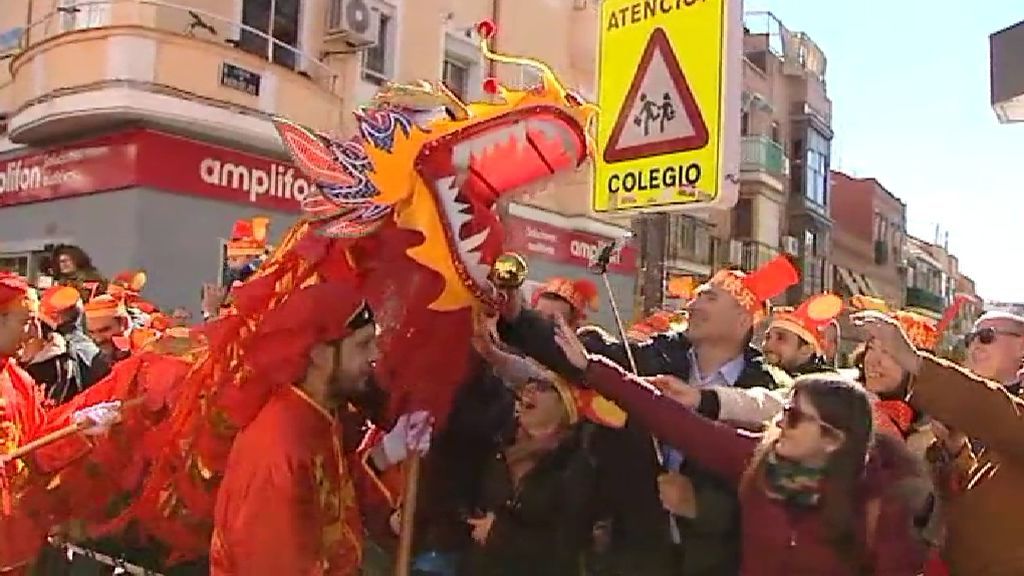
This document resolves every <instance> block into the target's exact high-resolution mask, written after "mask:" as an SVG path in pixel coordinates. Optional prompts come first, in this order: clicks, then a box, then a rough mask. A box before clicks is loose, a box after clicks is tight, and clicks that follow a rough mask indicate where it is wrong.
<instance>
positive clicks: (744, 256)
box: [733, 240, 781, 271]
mask: <svg viewBox="0 0 1024 576" xmlns="http://www.w3.org/2000/svg"><path fill="white" fill-rule="evenodd" d="M740 245H741V249H740V254H739V256H740V258H739V262H733V264H737V265H739V266H740V268H742V269H744V270H747V271H752V270H757V269H758V268H760V267H761V266H763V265H765V264H767V263H768V262H769V261H771V260H772V258H775V257H776V256H778V255H779V254H780V253H781V251H780V250H779V249H778V247H776V246H771V245H769V244H765V243H763V242H758V241H756V240H740Z"/></svg>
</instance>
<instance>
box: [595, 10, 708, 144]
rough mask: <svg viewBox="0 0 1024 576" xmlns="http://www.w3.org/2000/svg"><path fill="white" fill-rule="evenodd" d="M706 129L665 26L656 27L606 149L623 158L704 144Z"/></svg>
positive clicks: (706, 136)
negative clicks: (663, 27)
mask: <svg viewBox="0 0 1024 576" xmlns="http://www.w3.org/2000/svg"><path fill="white" fill-rule="evenodd" d="M707 144H708V128H707V124H706V123H705V122H704V117H703V116H702V115H701V112H700V108H699V107H698V106H697V102H696V100H695V99H694V97H693V92H692V91H691V90H690V86H689V84H687V82H686V75H685V73H684V72H683V68H682V65H681V64H680V63H679V59H678V58H677V57H676V54H675V51H674V50H673V49H672V44H671V42H670V41H669V38H668V35H667V34H666V33H665V31H664V29H662V28H656V29H655V30H654V32H653V33H652V34H651V37H650V40H648V42H647V46H646V48H645V49H644V52H643V55H642V56H641V57H640V65H639V66H638V67H637V71H636V75H635V76H634V77H633V81H632V83H631V84H630V87H629V90H628V91H627V92H626V98H625V101H624V102H623V105H622V109H621V111H620V112H619V116H618V118H617V120H616V121H615V126H614V128H612V132H611V135H610V136H609V138H608V144H607V146H605V148H604V161H605V162H608V163H615V162H624V161H626V160H635V159H637V158H647V157H650V156H657V155H659V154H671V153H673V152H686V151H688V150H697V149H700V148H703V147H704V146H707Z"/></svg>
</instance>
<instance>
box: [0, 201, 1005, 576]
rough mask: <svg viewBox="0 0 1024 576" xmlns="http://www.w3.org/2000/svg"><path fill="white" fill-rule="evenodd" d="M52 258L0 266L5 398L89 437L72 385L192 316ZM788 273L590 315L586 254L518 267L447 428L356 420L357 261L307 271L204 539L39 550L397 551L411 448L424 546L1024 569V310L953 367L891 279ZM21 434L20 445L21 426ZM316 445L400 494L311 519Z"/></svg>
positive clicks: (450, 550) (43, 564)
mask: <svg viewBox="0 0 1024 576" xmlns="http://www.w3.org/2000/svg"><path fill="white" fill-rule="evenodd" d="M264 238H265V236H264V237H261V239H260V240H258V241H254V239H253V235H252V222H251V221H242V222H240V225H239V226H238V227H236V230H235V234H234V238H233V240H232V243H231V244H230V245H229V267H230V269H231V270H233V271H234V272H232V281H233V282H234V283H235V284H234V285H235V286H241V285H244V283H245V282H246V280H247V279H248V276H249V275H251V274H252V272H254V271H256V270H258V269H259V262H260V260H261V258H262V257H263V256H264V254H265V250H266V246H265V245H264V242H265V240H264ZM53 261H54V263H55V264H56V270H54V273H53V275H52V280H53V281H52V283H51V282H50V280H49V278H48V277H44V279H43V281H42V282H41V283H40V285H39V286H38V287H35V288H33V287H30V286H29V285H28V284H27V282H26V281H25V279H23V278H20V277H18V276H16V275H14V274H11V273H5V274H4V275H3V276H0V336H2V338H0V344H2V345H3V348H2V349H0V353H2V355H3V356H2V357H3V358H4V362H5V363H4V375H3V377H2V378H3V380H0V384H2V385H3V386H4V388H5V389H4V398H5V400H6V401H7V403H5V404H4V406H5V407H6V408H7V412H6V413H5V414H4V416H5V417H6V418H11V415H12V411H11V410H10V409H9V403H10V402H11V398H14V397H15V396H18V395H19V394H20V395H21V396H23V397H24V396H35V395H36V394H37V393H36V392H32V390H33V389H35V388H36V387H37V386H38V396H39V397H40V398H41V399H40V400H39V406H40V409H41V410H43V411H45V412H47V413H49V412H52V411H55V410H57V411H59V410H60V407H61V406H64V405H72V406H74V407H75V408H76V409H75V410H74V411H73V412H70V413H69V414H68V418H67V420H66V422H63V423H65V424H66V423H71V424H72V425H74V426H77V430H78V431H79V433H81V434H82V435H83V436H84V437H85V438H87V439H90V440H89V441H90V442H93V441H95V439H96V438H101V437H103V436H105V435H108V434H110V433H111V429H114V428H117V426H118V425H119V424H118V423H119V422H120V421H121V418H122V413H123V411H124V410H125V409H126V408H125V407H124V406H123V403H120V402H99V403H95V404H90V405H86V406H81V405H76V403H75V399H76V398H78V397H80V396H82V395H84V393H85V392H86V391H87V390H89V389H90V387H92V386H93V385H94V384H95V383H97V382H100V381H101V380H103V379H104V378H107V377H109V375H110V374H111V372H112V369H113V368H114V367H116V366H117V365H118V364H119V363H122V362H125V361H126V360H127V359H129V358H131V357H133V356H134V355H141V354H144V353H145V352H144V351H146V350H153V349H154V347H155V346H157V345H160V344H163V345H166V344H167V343H168V342H171V341H175V340H180V339H186V340H187V339H189V338H191V335H190V332H191V330H190V327H189V326H187V324H186V322H185V318H183V317H173V316H172V315H170V314H165V313H162V312H161V311H160V310H158V309H157V308H156V307H155V306H153V305H152V304H150V303H148V302H147V301H146V300H145V299H144V298H143V296H142V291H143V289H144V285H145V274H144V273H142V272H134V271H133V272H126V273H122V274H118V275H116V276H114V277H113V278H112V279H110V280H109V281H108V280H106V279H104V278H103V277H102V276H101V275H100V274H99V273H98V272H97V271H96V270H95V268H93V267H92V266H91V265H90V263H89V258H88V256H87V255H86V254H85V252H83V251H82V250H81V249H79V248H77V247H74V246H61V247H58V248H57V249H56V251H55V253H54V257H53ZM797 279H798V277H797V274H796V271H795V269H794V268H793V267H792V265H791V264H790V262H789V261H788V260H787V259H786V258H784V257H783V258H779V259H776V260H774V261H772V262H770V263H769V264H767V265H766V266H764V267H762V268H761V269H759V270H755V271H752V272H750V273H746V274H744V273H743V272H740V271H737V270H733V269H724V270H722V271H720V272H719V273H717V274H716V275H715V276H713V277H712V278H711V279H710V280H709V281H708V282H707V283H705V284H703V285H701V286H700V287H699V288H697V289H696V290H695V291H694V292H693V294H691V298H690V300H689V304H688V305H687V307H686V308H685V309H684V310H682V311H665V312H659V313H657V314H654V315H652V316H650V317H649V318H646V319H644V320H643V321H641V322H638V323H636V324H635V325H634V326H632V327H631V329H630V330H628V331H627V335H626V337H625V338H624V339H623V338H620V337H617V336H615V335H613V334H610V333H609V332H606V331H604V330H602V329H599V328H596V327H593V326H589V325H587V324H586V314H587V311H588V310H591V309H592V308H593V307H594V306H595V305H596V304H597V291H596V290H595V289H594V286H593V285H592V284H590V283H589V281H587V280H575V281H573V280H570V279H563V278H558V279H552V280H550V281H548V282H546V283H544V284H543V285H542V286H541V287H540V288H538V289H537V290H536V291H535V292H534V294H533V295H532V298H530V299H529V300H527V299H526V298H525V297H524V296H523V295H522V294H519V293H518V292H517V291H515V290H511V291H510V292H509V294H508V298H507V299H506V300H505V302H506V303H505V305H504V306H503V307H501V308H499V309H494V310H482V311H480V312H478V314H477V333H476V335H475V337H474V348H475V355H476V358H475V359H474V362H475V366H476V369H475V371H474V375H473V377H472V378H470V379H469V380H468V381H467V382H466V383H465V384H464V386H463V387H462V388H461V389H460V390H459V392H458V395H457V397H456V399H455V404H454V406H453V409H452V412H451V414H450V416H449V418H448V421H447V422H446V425H445V426H444V427H443V428H441V429H439V430H438V431H437V433H436V434H435V433H434V430H433V424H434V423H433V420H432V418H431V417H430V416H429V415H428V414H426V413H424V412H416V413H411V414H404V415H402V416H401V417H400V418H398V420H397V421H395V422H393V423H392V426H391V427H390V432H387V433H379V432H378V431H376V430H375V428H374V427H373V425H372V424H368V422H377V423H382V421H383V416H382V412H381V410H380V407H381V406H382V405H383V402H382V400H381V398H382V397H383V396H386V392H385V391H384V390H382V389H380V388H379V387H378V386H376V385H375V381H374V378H373V377H372V368H373V363H374V361H375V359H376V358H377V355H378V354H379V351H378V350H377V349H376V346H375V344H374V340H375V337H376V329H375V323H374V316H373V313H372V310H370V309H369V307H368V306H367V305H366V303H365V301H364V300H363V299H362V298H361V297H360V295H359V294H357V293H353V290H352V288H351V287H346V286H332V285H331V284H330V283H323V284H320V285H318V286H315V287H312V288H308V289H306V290H305V292H303V293H302V294H303V295H304V296H306V297H307V301H305V302H304V301H303V300H302V299H295V304H294V305H293V306H291V307H286V308H285V309H284V310H283V311H282V319H283V321H289V322H304V323H308V324H310V325H314V324H315V325H318V326H321V329H318V330H317V333H318V334H320V335H321V336H319V337H318V338H317V340H316V341H315V342H309V343H308V345H307V346H306V347H305V348H302V350H303V351H305V352H306V354H305V355H300V356H296V357H294V358H293V360H294V362H293V364H294V365H281V366H280V372H281V373H282V374H283V375H284V376H282V378H283V379H284V380H283V382H287V385H285V386H284V388H286V389H288V390H290V391H291V393H290V394H287V395H277V396H275V399H274V400H272V401H271V402H269V403H268V404H267V405H266V406H265V407H263V409H262V410H261V411H260V414H259V415H258V416H257V417H256V418H255V419H254V420H253V421H252V422H251V423H250V424H249V425H248V426H247V427H246V428H245V430H243V432H242V433H241V434H240V435H239V436H238V438H237V439H236V440H235V442H234V446H233V448H232V451H231V456H230V458H229V460H228V462H229V465H228V468H227V472H226V474H225V477H224V479H223V481H222V483H221V487H220V491H219V494H218V496H217V504H216V511H215V530H214V533H213V541H212V544H211V548H210V558H209V559H201V560H200V561H198V562H193V563H192V564H186V565H184V566H182V565H179V566H176V567H167V566H161V565H159V560H156V557H154V556H146V555H145V554H142V555H140V554H139V550H140V549H142V550H145V549H146V547H145V546H142V547H141V548H140V547H139V546H134V545H133V546H134V547H133V546H127V545H126V544H125V542H124V541H123V540H117V539H116V538H115V539H110V538H106V539H92V540H88V539H87V540H85V541H79V542H78V544H79V545H82V546H89V548H81V549H80V550H88V551H89V552H88V554H82V555H78V556H77V558H75V557H74V555H73V554H72V556H71V558H72V559H70V560H69V559H67V558H65V556H64V550H63V549H61V552H60V553H59V554H55V553H54V551H55V550H56V549H55V548H53V547H52V546H51V547H49V548H47V549H44V550H43V551H42V552H41V553H40V554H39V555H38V557H37V558H35V559H34V562H35V563H36V566H37V573H41V574H62V573H68V574H76V573H83V574H84V573H104V572H102V571H100V572H97V570H101V568H100V567H101V566H103V564H104V562H103V559H107V560H113V561H109V562H106V563H107V564H110V565H111V566H110V567H108V568H106V569H107V570H108V572H106V573H110V572H109V570H115V569H123V566H126V565H127V566H132V567H135V565H134V564H125V562H128V561H129V560H134V561H138V562H139V565H140V566H146V564H147V563H149V565H148V566H146V569H152V570H156V569H162V570H166V571H167V573H187V574H198V573H207V571H208V570H209V573H213V574H300V573H312V572H307V571H305V569H306V567H310V566H320V565H321V564H320V561H319V560H316V559H317V558H323V564H322V566H325V567H326V566H334V567H335V568H334V571H323V572H315V573H325V574H355V573H359V570H360V568H359V565H360V564H363V565H364V568H363V569H364V570H365V571H366V572H365V573H385V572H386V571H387V570H389V569H390V566H391V564H392V563H393V560H394V558H393V554H390V553H389V552H393V544H394V542H393V540H394V539H395V538H396V537H397V536H398V535H399V533H400V531H401V513H400V510H399V509H400V505H399V504H398V503H397V499H396V498H395V496H394V494H395V493H396V492H395V489H393V488H392V487H388V484H387V482H386V481H384V480H383V479H384V477H385V476H386V471H387V470H388V469H389V468H392V467H394V465H395V464H397V463H399V462H402V461H403V460H405V459H406V458H408V456H409V455H410V454H414V453H415V454H423V455H424V456H423V464H424V467H423V474H422V475H421V477H420V484H421V488H420V495H419V498H418V507H417V513H416V517H415V539H414V542H415V546H414V554H413V558H412V566H413V571H412V573H413V574H419V575H424V576H426V575H436V576H448V575H452V576H454V575H461V574H466V575H509V576H511V575H520V574H550V575H552V576H562V575H571V574H590V575H594V576H598V575H609V576H610V575H621V576H630V575H652V576H658V575H665V576H668V575H673V576H703V575H709V576H710V575H716V576H717V575H729V574H743V575H761V574H779V575H782V574H785V575H799V574H807V575H811V574H814V575H833V574H835V575H846V574H851V575H854V574H856V575H861V574H863V575H867V574H875V575H879V576H881V575H893V576H895V575H906V576H913V575H918V574H928V575H939V574H955V575H960V574H963V575H990V574H992V575H998V574H1007V575H1010V574H1021V573H1024V546H1022V545H1021V544H1020V543H1019V538H1018V537H1017V535H1016V531H1015V530H1013V529H1012V526H1014V525H1016V523H1017V521H1016V512H1015V511H1016V510H1018V506H1020V505H1022V504H1024V501H1022V497H1021V496H1020V494H1021V491H1020V490H1019V489H1018V486H1019V484H1018V483H1019V482H1020V481H1024V455H1022V454H1024V452H1022V450H1021V440H1020V438H1021V437H1022V436H1021V430H1020V426H1021V420H1020V414H1021V413H1022V410H1024V399H1022V398H1021V390H1020V386H1021V376H1022V375H1024V369H1022V362H1024V318H1021V317H1018V316H1014V315H1011V314H1005V313H987V314H985V315H984V316H982V317H981V318H980V319H979V320H978V321H977V322H976V323H975V325H974V329H973V331H972V332H970V333H969V334H967V335H965V339H966V345H967V351H968V354H967V360H966V363H965V366H963V367H961V366H957V365H955V364H953V363H951V362H948V361H945V360H942V359H940V358H938V357H936V356H934V355H933V352H934V348H935V346H936V344H937V343H938V341H939V338H940V336H941V334H940V332H939V329H938V326H937V323H935V322H934V321H933V320H931V319H928V318H925V317H923V316H920V315H917V314H915V313H912V312H904V311H893V310H889V309H887V308H886V307H885V306H884V303H881V302H879V301H872V300H870V299H865V298H863V297H861V298H858V299H855V300H854V301H851V302H843V300H842V299H841V298H839V297H837V296H834V295H831V294H822V295H817V296H815V297H812V298H810V299H808V300H807V301H806V302H804V303H802V304H801V305H800V306H798V307H795V308H775V309H772V308H771V306H770V305H769V301H770V299H772V298H774V297H776V296H778V295H779V294H781V293H782V292H783V291H784V290H785V289H786V288H787V287H789V286H790V285H792V284H793V283H795V282H796V281H797ZM51 284H52V285H51ZM307 292H308V294H307ZM231 294H232V291H231V290H230V289H229V290H226V291H213V290H206V291H204V316H206V317H208V318H209V317H217V316H224V315H230V314H231V313H232V305H233V304H232V300H231ZM214 296H216V297H214ZM848 308H852V309H853V310H855V312H856V313H855V314H854V316H853V318H854V321H855V323H856V324H857V325H858V326H859V327H860V328H861V330H862V332H863V344H862V345H861V346H860V347H859V348H858V350H857V351H856V352H855V353H854V354H853V355H852V356H851V358H852V365H851V366H849V367H847V368H837V367H836V366H835V362H834V361H833V360H834V359H833V356H834V355H835V354H836V353H837V352H838V351H837V350H836V346H835V341H834V338H832V336H834V332H832V331H831V330H830V327H831V326H833V325H834V321H835V319H836V317H837V316H838V315H839V314H840V313H841V312H842V311H843V310H844V309H848ZM951 313H954V312H953V311H951ZM298 383H301V384H298ZM346 407H347V408H346ZM341 409H345V410H343V411H344V412H345V413H344V414H343V415H341V416H339V412H338V411H339V410H341ZM23 426H24V425H23ZM339 426H340V427H343V428H345V429H346V430H350V431H351V430H356V431H358V433H357V435H355V437H356V438H361V437H363V435H364V434H369V435H370V436H374V437H375V439H374V440H372V441H369V442H353V441H352V440H351V439H352V438H353V435H352V434H348V435H346V438H347V439H346V442H345V445H343V446H339V445H337V444H338V438H339V436H340V434H338V433H337V430H338V429H339ZM42 429H45V430H49V431H52V430H53V427H52V426H50V427H43V428H42ZM37 435H38V434H37ZM6 441H7V446H8V452H9V451H10V449H13V448H16V447H17V446H18V445H20V444H23V443H24V442H19V441H17V439H15V438H13V437H10V436H8V437H7V438H6ZM360 445H362V447H361V448H360ZM270 446H274V447H276V448H275V449H274V450H268V447H270ZM325 446H326V448H325ZM331 446H334V448H331ZM65 452H66V449H65ZM324 453H327V454H334V458H335V461H334V462H333V464H328V465H329V466H334V467H341V468H344V464H343V462H344V461H345V460H346V459H347V458H348V457H349V456H351V455H353V454H357V453H358V454H360V456H359V458H360V459H361V462H363V463H364V464H365V471H366V472H368V473H369V476H370V477H373V478H374V479H377V480H379V482H378V484H379V486H378V487H379V488H380V490H379V491H378V494H379V495H380V494H383V495H384V496H385V497H384V498H378V499H377V500H376V501H375V502H374V503H373V505H372V506H370V505H364V506H360V505H359V503H358V501H359V500H361V499H362V498H357V499H355V500H352V499H351V498H350V499H348V500H345V499H343V501H342V502H340V503H338V506H340V507H341V508H345V509H346V510H345V511H343V512H341V516H342V517H343V518H345V522H344V523H343V524H342V527H339V528H338V530H339V532H338V534H336V535H335V538H333V539H332V540H330V541H329V542H328V541H324V543H323V544H322V545H318V546H314V545H312V543H311V542H312V540H313V536H312V535H313V532H312V531H311V530H312V529H311V528H310V527H309V526H308V525H304V523H303V522H302V519H303V516H302V515H301V514H296V510H295V509H294V507H295V506H301V505H302V502H305V499H304V497H303V495H302V494H296V493H294V492H295V490H297V489H298V488H300V487H306V485H305V484H304V483H303V482H301V481H299V480H294V481H293V480H291V479H290V478H293V477H295V476H296V471H295V469H294V468H295V466H296V465H297V464H296V463H303V462H305V463H308V462H312V461H316V462H318V463H319V465H321V466H322V465H323V463H322V462H321V461H320V459H319V458H320V456H322V454H324ZM44 460H45V458H44ZM4 465H5V466H8V467H9V466H12V465H13V461H12V460H5V461H4ZM51 465H53V466H57V467H59V466H60V464H51ZM8 472H9V471H8ZM321 474H322V472H321ZM358 476H359V475H358V474H355V473H354V472H353V473H352V474H351V475H350V476H345V477H344V478H340V479H339V481H340V482H342V483H344V482H351V481H352V480H351V478H352V477H355V478H357V480H356V483H358ZM282 478H285V480H282ZM346 478H347V479H346ZM271 479H272V480H273V481H272V482H271V481H270V480H271ZM307 488H308V489H310V490H313V489H314V488H315V487H314V486H308V487H307ZM348 490H349V491H351V490H355V488H354V487H353V486H349V489H348ZM356 493H359V494H363V493H365V491H364V490H356ZM371 511H372V512H371ZM381 511H383V513H382V514H381V513H380V512H381ZM6 513H8V514H9V512H6ZM375 514H376V515H377V516H378V517H377V518H376V519H373V518H372V516H374V515H375ZM12 529H13V528H11V527H7V528H5V530H4V531H5V533H9V531H10V530H12ZM62 534H63V535H64V536H67V533H62ZM364 535H365V537H364ZM318 541H319V540H318ZM54 542H61V540H54ZM133 554H134V555H133ZM3 556H4V555H3V554H0V559H2V558H3ZM5 560H9V559H5ZM154 562H155V563H156V564H154ZM340 566H345V568H338V567H340ZM9 567H11V568H14V566H13V565H11V566H9ZM83 567H87V568H83ZM118 567H121V568H118ZM39 570H42V571H39ZM76 570H79V571H78V572H76ZM81 570H91V572H83V571H81Z"/></svg>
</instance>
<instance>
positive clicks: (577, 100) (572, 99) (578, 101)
mask: <svg viewBox="0 0 1024 576" xmlns="http://www.w3.org/2000/svg"><path fill="white" fill-rule="evenodd" d="M565 99H566V100H568V101H569V104H572V105H573V106H583V98H581V97H580V95H579V94H577V93H575V92H573V91H571V90H570V91H568V92H566V93H565Z"/></svg>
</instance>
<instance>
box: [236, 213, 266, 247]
mask: <svg viewBox="0 0 1024 576" xmlns="http://www.w3.org/2000/svg"><path fill="white" fill-rule="evenodd" d="M269 231H270V218H267V217H266V216H256V217H254V218H251V219H244V220H238V221H237V222H235V226H234V228H232V230H231V240H229V241H228V245H227V254H228V256H260V255H262V254H263V252H264V251H265V250H266V249H267V233H268V232H269Z"/></svg>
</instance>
